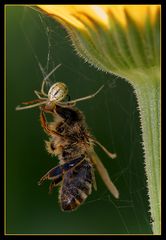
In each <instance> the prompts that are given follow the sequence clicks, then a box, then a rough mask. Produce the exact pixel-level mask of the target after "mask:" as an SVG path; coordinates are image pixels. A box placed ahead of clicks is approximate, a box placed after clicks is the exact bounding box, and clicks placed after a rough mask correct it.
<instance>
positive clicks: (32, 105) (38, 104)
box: [16, 98, 47, 111]
mask: <svg viewBox="0 0 166 240" xmlns="http://www.w3.org/2000/svg"><path fill="white" fill-rule="evenodd" d="M35 102H37V103H35ZM46 102H47V101H46V98H45V99H35V100H32V101H29V102H23V103H22V104H26V105H28V106H25V107H23V106H20V105H18V106H17V107H16V110H17V111H19V110H24V109H28V108H34V107H38V106H41V105H43V104H46ZM32 103H34V104H32ZM29 104H31V105H29Z"/></svg>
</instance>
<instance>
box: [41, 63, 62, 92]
mask: <svg viewBox="0 0 166 240" xmlns="http://www.w3.org/2000/svg"><path fill="white" fill-rule="evenodd" d="M60 66H61V64H58V65H57V66H56V67H55V68H54V69H52V71H51V72H50V73H49V74H48V75H47V76H46V77H45V78H44V79H43V81H42V85H41V90H40V92H41V94H42V95H43V96H48V95H47V93H45V92H44V86H45V83H46V81H47V79H48V78H49V77H50V76H51V75H52V74H53V73H54V72H55V71H56V70H57V69H58V68H59V67H60Z"/></svg>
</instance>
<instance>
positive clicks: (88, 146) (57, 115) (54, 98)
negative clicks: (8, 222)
mask: <svg viewBox="0 0 166 240" xmlns="http://www.w3.org/2000/svg"><path fill="white" fill-rule="evenodd" d="M59 67H60V64H59V65H58V66H57V67H56V68H54V69H53V70H52V71H51V72H50V73H49V74H48V75H47V77H46V78H45V79H44V80H43V82H42V86H41V90H40V92H39V91H35V94H36V95H37V97H38V99H36V100H33V101H30V102H24V103H23V104H24V105H26V106H17V108H16V110H24V109H29V108H33V107H39V108H40V122H41V126H42V127H43V129H44V131H45V132H46V134H47V135H48V136H49V141H46V149H47V151H48V152H49V153H50V154H52V155H54V156H57V157H58V159H59V164H58V165H57V166H55V167H53V168H52V169H51V170H49V171H48V172H47V173H46V174H45V175H44V176H43V177H42V178H41V179H40V181H39V182H38V184H39V185H41V184H42V183H43V182H44V181H45V180H51V184H50V186H49V192H50V193H51V192H52V190H53V189H54V188H55V187H56V186H60V191H59V202H60V206H61V209H62V210H63V211H72V210H75V209H77V207H79V205H80V204H82V203H83V202H84V201H85V200H86V198H87V197H88V195H90V194H91V192H92V187H93V188H94V189H95V190H97V187H96V181H95V174H94V169H95V168H96V169H97V170H98V172H99V174H100V176H101V178H102V179H103V181H104V183H105V184H106V186H107V188H108V189H109V191H110V192H111V193H112V194H113V196H114V197H115V198H119V192H118V190H117V188H116V187H115V185H114V184H113V182H112V181H111V179H110V177H109V174H108V172H107V170H106V168H105V167H104V165H103V164H102V162H101V160H100V159H99V157H98V155H97V154H96V153H95V151H94V146H95V145H98V146H99V147H100V148H101V149H102V150H103V151H104V152H105V153H106V154H107V155H108V156H109V157H110V158H112V159H114V158H115V157H116V154H115V153H111V152H109V151H108V150H107V149H106V148H105V147H104V146H103V145H102V144H101V143H100V142H98V141H97V140H96V139H95V138H94V137H93V136H92V135H91V134H90V131H89V130H88V127H87V124H86V122H85V116H84V114H83V113H82V112H81V111H80V110H79V109H78V108H76V107H75V105H76V103H77V102H79V101H84V100H87V99H91V98H93V97H95V96H96V95H97V94H98V93H99V92H100V91H101V89H102V88H103V87H104V86H102V87H100V88H99V90H98V91H96V92H95V93H94V94H91V95H88V96H85V97H82V98H78V99H75V100H67V96H68V88H67V85H66V84H64V83H62V82H57V83H55V84H53V85H52V86H51V88H50V89H49V91H48V94H47V93H45V91H44V87H45V83H46V80H47V79H48V77H49V76H50V75H51V74H52V73H53V72H54V71H55V70H56V69H57V68H59ZM46 114H51V116H52V118H53V121H52V122H47V119H46Z"/></svg>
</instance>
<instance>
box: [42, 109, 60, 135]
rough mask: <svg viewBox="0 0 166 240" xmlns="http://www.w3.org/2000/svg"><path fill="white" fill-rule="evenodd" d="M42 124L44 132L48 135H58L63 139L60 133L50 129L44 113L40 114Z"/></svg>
mask: <svg viewBox="0 0 166 240" xmlns="http://www.w3.org/2000/svg"><path fill="white" fill-rule="evenodd" d="M40 122H41V126H42V127H43V129H44V131H45V132H46V133H47V134H48V135H58V136H61V137H63V135H61V134H60V133H58V132H56V131H54V130H52V129H49V127H48V124H47V120H46V117H45V115H44V112H43V111H41V112H40Z"/></svg>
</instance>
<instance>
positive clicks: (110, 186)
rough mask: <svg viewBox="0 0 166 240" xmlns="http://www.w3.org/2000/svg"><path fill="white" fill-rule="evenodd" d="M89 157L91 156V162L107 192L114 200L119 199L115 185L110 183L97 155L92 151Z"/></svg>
mask: <svg viewBox="0 0 166 240" xmlns="http://www.w3.org/2000/svg"><path fill="white" fill-rule="evenodd" d="M90 156H91V158H92V161H93V163H94V164H95V166H96V168H97V170H98V172H99V174H100V176H101V178H102V179H103V181H104V183H105V185H106V186H107V188H108V189H109V191H110V192H111V193H112V195H113V196H114V197H115V198H119V192H118V190H117V188H116V187H115V185H114V184H113V182H112V181H111V179H110V177H109V174H108V172H107V170H106V168H105V167H104V165H103V164H102V162H101V161H100V159H99V157H98V156H97V154H96V153H95V152H94V151H92V152H90Z"/></svg>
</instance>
